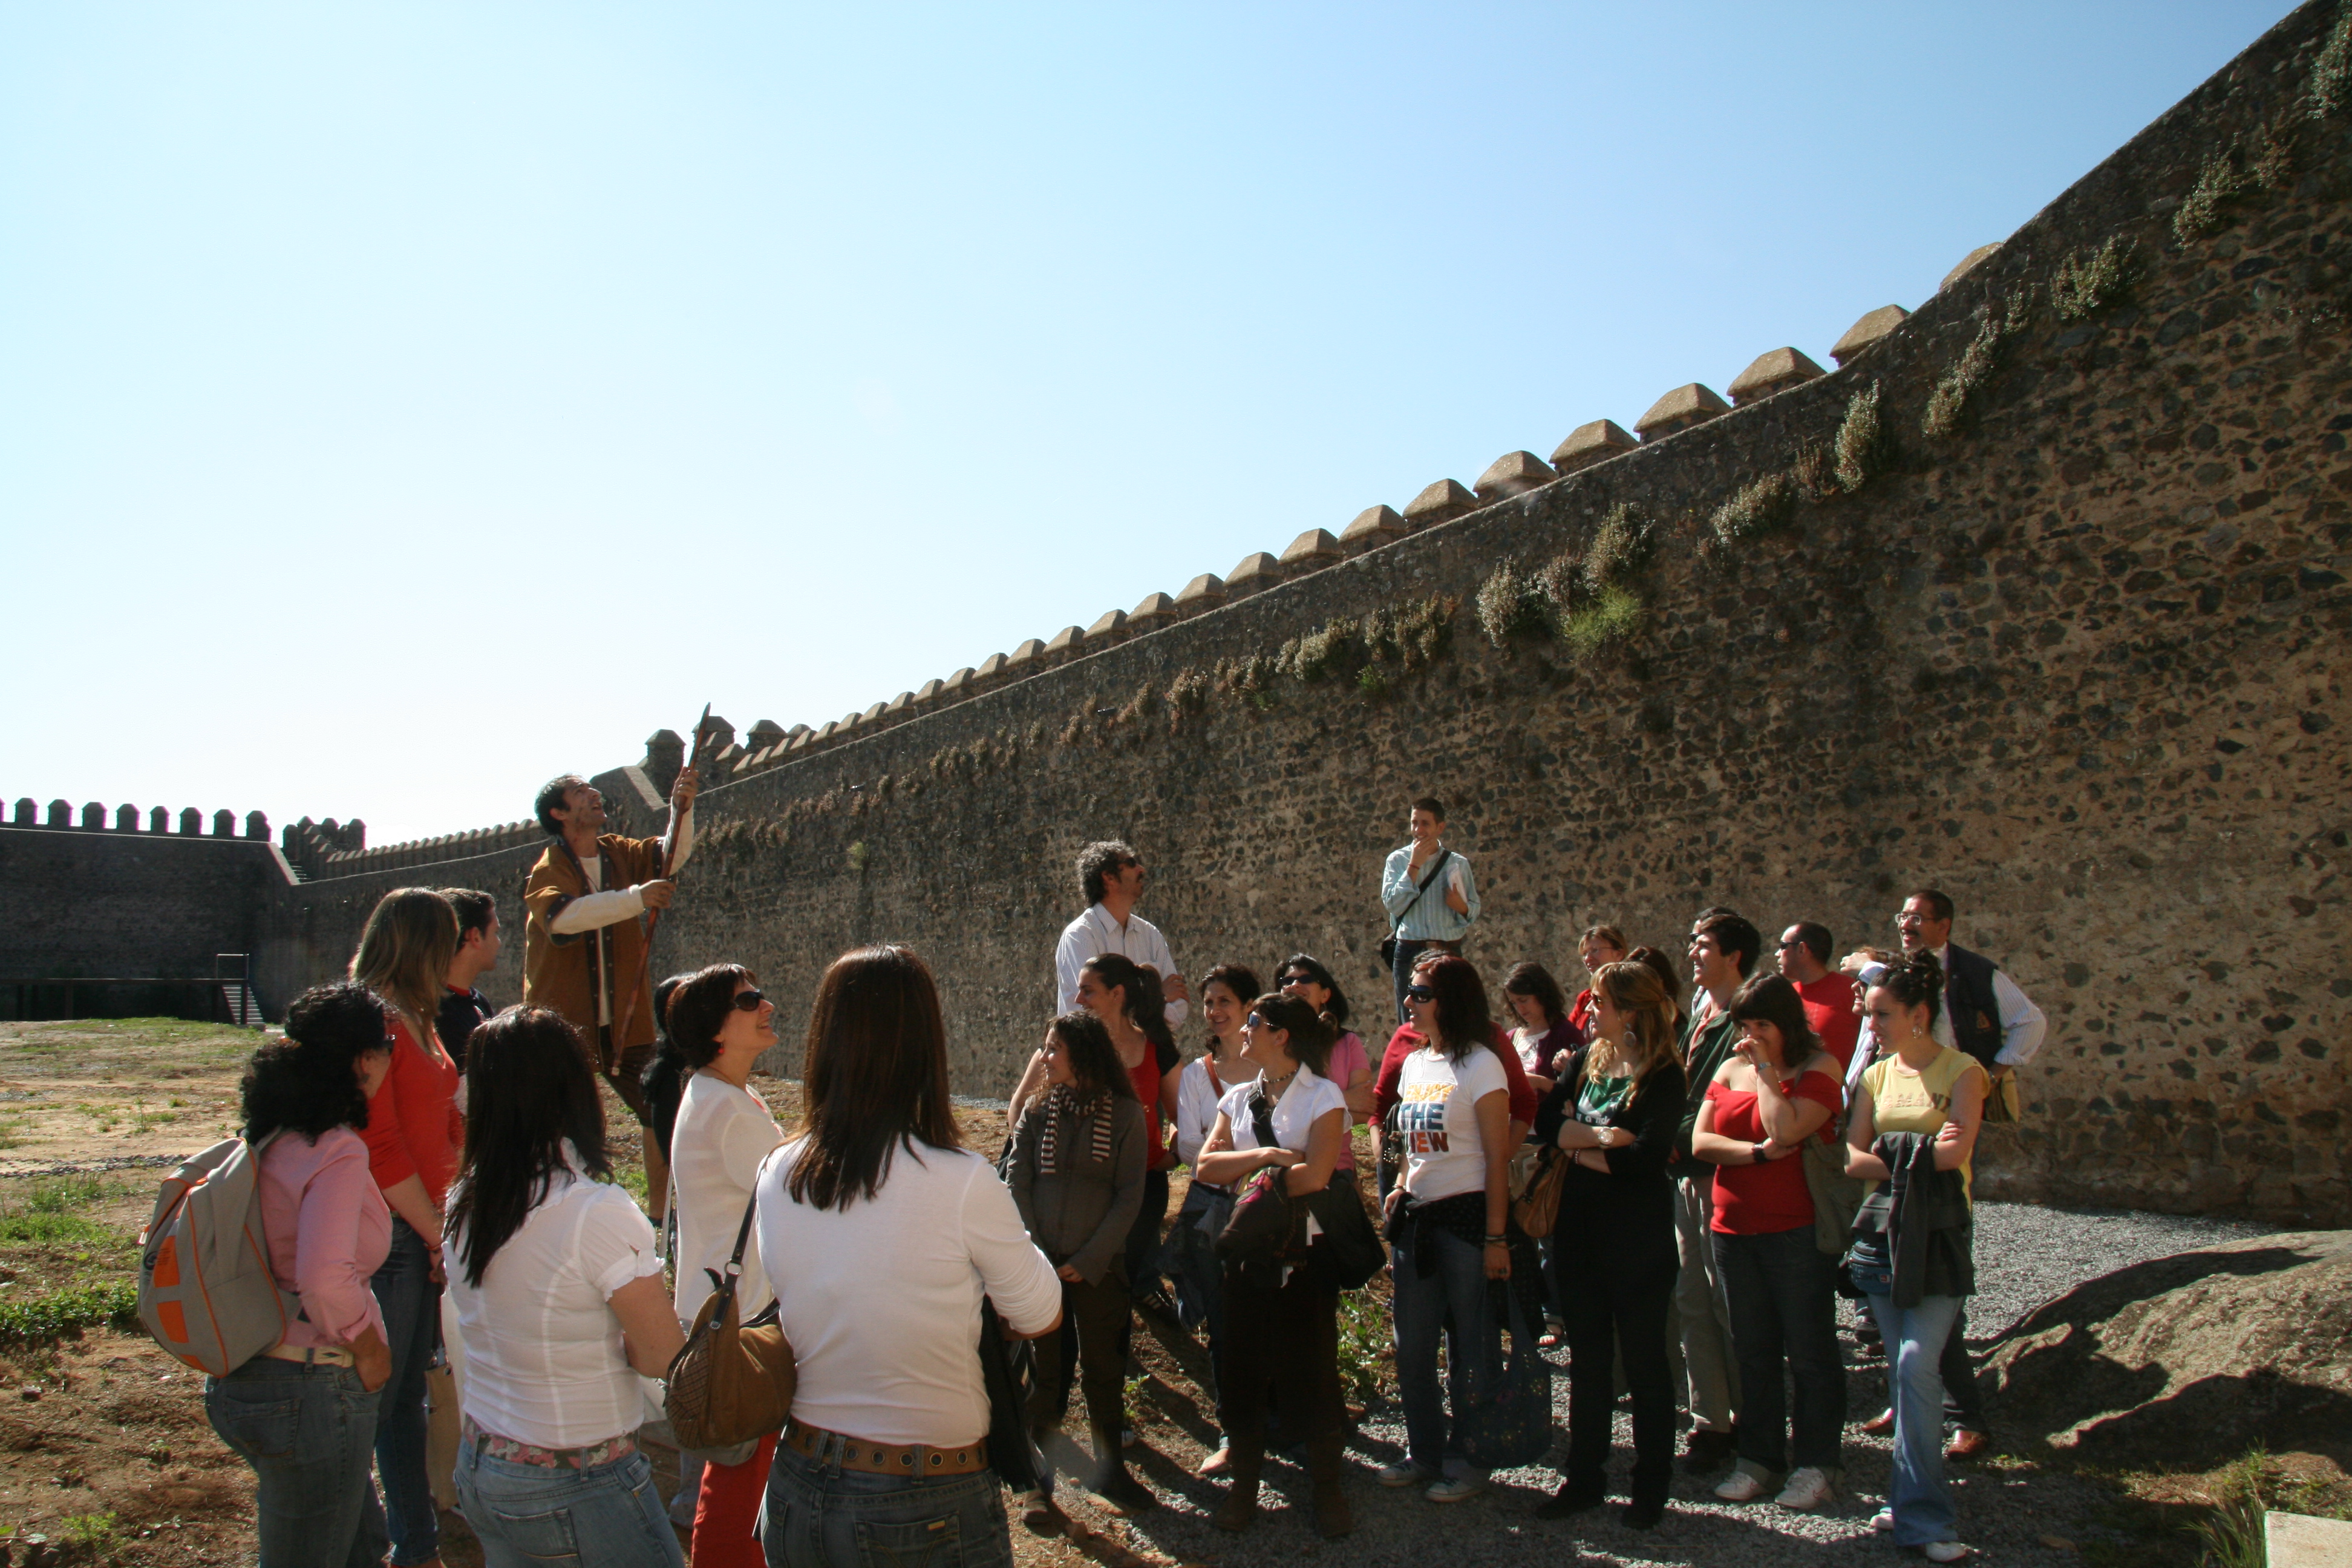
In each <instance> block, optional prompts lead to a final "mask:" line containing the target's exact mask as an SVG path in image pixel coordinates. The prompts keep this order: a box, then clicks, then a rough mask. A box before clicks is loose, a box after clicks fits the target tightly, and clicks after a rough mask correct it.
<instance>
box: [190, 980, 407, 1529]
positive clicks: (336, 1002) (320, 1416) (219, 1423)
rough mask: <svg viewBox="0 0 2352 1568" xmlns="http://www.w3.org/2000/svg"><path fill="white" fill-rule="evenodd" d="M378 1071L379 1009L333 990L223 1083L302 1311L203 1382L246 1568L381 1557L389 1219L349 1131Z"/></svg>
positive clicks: (273, 1265)
mask: <svg viewBox="0 0 2352 1568" xmlns="http://www.w3.org/2000/svg"><path fill="white" fill-rule="evenodd" d="M391 1067H392V1040H391V1037H390V1036H389V1034H388V1032H387V1031H386V1030H385V1028H384V1016H383V1003H382V1002H381V1001H379V1000H378V999H377V998H376V996H375V995H374V994H373V993H372V992H370V991H369V990H368V988H367V987H366V986H364V985H356V984H351V983H350V982H348V981H346V982H343V983H341V984H334V985H320V986H314V987H313V988H311V989H310V990H309V991H305V992H304V993H302V994H301V995H299V996H297V997H296V998H295V999H294V1002H293V1005H291V1006H289V1007H288V1008H287V1010H286V1038H285V1040H284V1041H283V1042H281V1043H278V1044H273V1045H267V1046H264V1047H261V1048H260V1049H259V1050H257V1051H256V1052H254V1053H253V1061H252V1064H251V1065H250V1066H248V1067H247V1068H246V1070H245V1079H244V1081H243V1082H242V1083H241V1084H240V1085H239V1086H238V1088H239V1090H240V1092H241V1093H242V1095H243V1097H244V1100H245V1128H244V1133H245V1137H246V1140H247V1142H250V1143H251V1144H253V1145H254V1147H256V1148H257V1149H258V1150H259V1151H260V1156H259V1166H260V1168H259V1171H258V1173H257V1180H256V1183H255V1188H256V1193H257V1197H258V1199H259V1202H260V1205H261V1221H262V1231H263V1236H264V1240H265V1243H266V1245H267V1247H268V1252H269V1272H270V1274H271V1275H272V1276H273V1277H274V1278H275V1279H276V1280H277V1282H278V1289H281V1290H291V1291H294V1292H295V1293H296V1294H298V1295H299V1297H300V1299H301V1302H302V1312H301V1315H300V1316H299V1318H297V1319H295V1320H294V1321H292V1322H291V1323H289V1324H288V1325H287V1328H286V1337H285V1338H284V1339H282V1340H280V1341H279V1342H278V1343H277V1344H275V1345H273V1346H271V1347H270V1348H269V1349H268V1350H266V1351H264V1352H261V1353H260V1354H259V1355H257V1356H255V1357H254V1358H253V1359H252V1360H251V1361H249V1362H247V1363H245V1364H244V1365H243V1366H241V1367H238V1368H237V1369H236V1371H234V1372H232V1373H229V1374H228V1375H227V1376H226V1377H215V1378H207V1379H205V1416H206V1417H207V1418H208V1419H209V1420H210V1421H211V1422H212V1425H213V1430H214V1431H215V1432H217V1433H219V1434H220V1437H221V1441H222V1442H224V1443H226V1444H227V1445H228V1446H229V1447H231V1448H233V1449H235V1450H236V1453H237V1455H238V1456H239V1457H240V1458H243V1459H244V1460H245V1462H246V1463H247V1464H249V1465H251V1466H252V1467H253V1472H254V1477H255V1479H256V1482H257V1489H256V1508H255V1515H256V1518H255V1527H256V1532H257V1535H258V1536H259V1546H260V1554H261V1568H308V1565H310V1564H314V1563H323V1564H328V1565H330V1568H334V1565H341V1564H358V1563H380V1562H382V1561H383V1551H384V1545H385V1540H384V1528H383V1505H382V1504H381V1503H379V1502H378V1501H377V1500H376V1493H375V1488H374V1486H373V1485H372V1484H371V1483H370V1480H369V1477H368V1468H369V1461H370V1460H371V1459H372V1458H373V1457H374V1451H375V1428H376V1404H377V1398H378V1395H379V1393H380V1391H381V1390H382V1389H383V1384H384V1380H385V1379H386V1378H388V1377H390V1376H391V1375H392V1352H391V1351H390V1349H389V1348H388V1347H387V1346H386V1345H385V1343H384V1336H383V1309H382V1308H381V1307H379V1306H378V1305H377V1304H376V1299H375V1294H374V1292H373V1291H372V1290H370V1289H368V1277H369V1276H370V1275H371V1274H373V1273H374V1272H375V1270H376V1268H377V1267H378V1266H379V1265H381V1264H382V1263H383V1258H384V1254H385V1253H386V1252H387V1251H388V1250H390V1248H391V1246H392V1211H391V1209H390V1208H388V1207H386V1206H385V1204H384V1201H383V1194H382V1193H381V1192H379V1191H377V1190H376V1184H375V1180H374V1178H373V1176H371V1175H370V1174H369V1173H368V1151H367V1144H366V1142H364V1141H362V1139H361V1137H360V1133H359V1130H360V1129H362V1128H364V1127H365V1126H366V1125H367V1120H368V1096H369V1095H370V1094H372V1093H373V1092H374V1090H375V1089H377V1088H378V1087H379V1086H380V1085H381V1084H382V1083H383V1078H384V1074H385V1073H387V1072H388V1071H390V1070H391Z"/></svg>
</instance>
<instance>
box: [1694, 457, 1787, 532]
mask: <svg viewBox="0 0 2352 1568" xmlns="http://www.w3.org/2000/svg"><path fill="white" fill-rule="evenodd" d="M1796 515H1797V483H1796V481H1795V480H1794V479H1790V477H1789V476H1788V475H1787V474H1767V475H1765V476H1764V477H1763V478H1762V479H1758V480H1756V481H1755V482H1754V483H1753V484H1746V485H1742V486H1740V487H1739V489H1738V490H1736V491H1734V492H1733V494H1732V497H1731V499H1730V500H1727V501H1725V502H1724V503H1723V504H1722V505H1721V506H1719V507H1717V508H1716V509H1715V515H1714V516H1713V517H1711V518H1709V519H1708V520H1707V526H1709V527H1710V528H1712V529H1714V530H1715V536H1716V538H1717V539H1718V540H1720V541H1722V542H1724V543H1726V544H1738V543H1739V542H1741V541H1742V540H1748V539H1760V538H1762V537H1763V536H1764V535H1765V534H1768V533H1773V532H1777V531H1779V530H1780V529H1783V528H1786V527H1788V526H1789V523H1790V520H1791V519H1793V518H1794V517H1795V516H1796Z"/></svg>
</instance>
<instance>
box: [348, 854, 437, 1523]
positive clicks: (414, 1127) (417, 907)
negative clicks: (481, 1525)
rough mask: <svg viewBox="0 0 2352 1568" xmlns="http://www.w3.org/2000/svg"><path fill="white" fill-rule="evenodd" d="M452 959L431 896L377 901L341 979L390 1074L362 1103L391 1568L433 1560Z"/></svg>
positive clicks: (410, 892) (401, 894)
mask: <svg viewBox="0 0 2352 1568" xmlns="http://www.w3.org/2000/svg"><path fill="white" fill-rule="evenodd" d="M456 956H457V909H456V907H455V906H453V905H452V904H451V903H450V902H449V900H446V899H445V898H443V897H442V896H441V895H440V894H439V893H437V892H436V891H434V890H433V889H430V888H395V889H393V890H392V891H391V892H389V893H386V894H385V895H384V896H383V900H382V901H381V902H379V903H378V904H377V905H376V907H375V910H374V911H373V913H371V914H370V915H369V916H368V921H367V928H366V929H365V930H364V931H362V932H361V933H360V948H359V952H356V953H354V954H352V971H351V977H352V979H353V980H356V981H358V982H359V983H360V984H362V985H364V986H366V987H367V988H368V989H369V990H371V991H373V992H374V993H375V994H377V995H378V996H381V997H383V1001H384V1025H385V1033H386V1034H387V1035H388V1036H389V1037H390V1039H391V1044H392V1070H391V1071H390V1072H388V1073H386V1074H385V1075H384V1077H383V1082H382V1083H381V1084H380V1085H378V1086H377V1088H376V1090H375V1092H374V1093H373V1094H372V1095H371V1096H369V1098H368V1116H367V1126H366V1128H365V1129H364V1131H362V1136H363V1137H364V1138H365V1139H366V1140H367V1147H368V1166H369V1170H370V1173H372V1174H373V1176H374V1177H375V1184H376V1185H377V1186H378V1187H379V1188H381V1189H382V1190H383V1201H384V1202H385V1203H386V1204H388V1205H391V1208H392V1250H391V1251H390V1252H389V1253H387V1254H386V1255H385V1258H384V1260H383V1268H379V1269H377V1270H376V1271H375V1277H374V1279H373V1280H371V1281H370V1283H371V1284H372V1285H373V1287H374V1289H375V1299H376V1304H377V1305H378V1306H379V1307H380V1308H382V1309H383V1328H384V1336H383V1337H384V1342H385V1343H387V1344H388V1345H390V1346H391V1349H392V1376H391V1378H390V1380H389V1381H387V1382H386V1383H385V1384H384V1385H383V1397H382V1399H381V1400H380V1401H379V1403H378V1404H377V1406H376V1428H375V1463H376V1469H377V1471H378V1473H379V1474H380V1475H381V1476H382V1477H383V1511H384V1524H385V1527H386V1529H387V1530H388V1531H389V1533H390V1534H391V1536H392V1561H393V1562H394V1564H396V1565H397V1568H423V1565H424V1564H427V1563H439V1561H440V1559H441V1524H440V1519H439V1516H438V1515H437V1514H436V1512H435V1510H434V1507H433V1486H432V1482H431V1480H430V1479H429V1478H428V1477H427V1476H426V1474H425V1368H426V1367H427V1366H429V1365H430V1364H431V1363H432V1361H433V1350H434V1346H435V1344H436V1342H437V1341H438V1339H439V1335H440V1327H441V1286H442V1283H443V1281H444V1280H445V1279H446V1273H445V1272H444V1270H443V1268H442V1266H441V1205H442V1203H443V1201H444V1200H445V1199H446V1197H447V1196H448V1194H449V1183H450V1179H451V1178H452V1177H454V1176H455V1175H456V1174H457V1152H458V1150H459V1149H460V1148H461V1147H462V1146H463V1144H464V1142H465V1126H464V1123H463V1122H462V1121H460V1120H459V1118H458V1114H457V1063H456V1062H454V1061H452V1060H450V1059H449V1053H448V1052H447V1051H446V1050H444V1049H442V1048H441V1039H440V1037H439V1035H438V1034H437V1033H436V1031H435V1028H434V1019H435V1017H436V1016H437V1015H438V1013H439V1012H440V1008H441V996H442V992H443V989H444V986H443V979H444V977H445V976H446V975H447V973H449V961H450V960H451V959H452V958H454V957H456Z"/></svg>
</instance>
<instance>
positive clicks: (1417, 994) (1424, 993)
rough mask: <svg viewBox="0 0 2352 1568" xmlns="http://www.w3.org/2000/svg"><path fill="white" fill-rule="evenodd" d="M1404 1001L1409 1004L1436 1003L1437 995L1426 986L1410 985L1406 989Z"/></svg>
mask: <svg viewBox="0 0 2352 1568" xmlns="http://www.w3.org/2000/svg"><path fill="white" fill-rule="evenodd" d="M1404 999H1405V1000H1406V1001H1408V1002H1434V1001H1436V1000H1437V993H1436V992H1434V991H1433V990H1431V989H1430V988H1429V987H1428V986H1426V985H1408V986H1406V987H1405V988H1404Z"/></svg>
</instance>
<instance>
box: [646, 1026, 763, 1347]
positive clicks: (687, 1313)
mask: <svg viewBox="0 0 2352 1568" xmlns="http://www.w3.org/2000/svg"><path fill="white" fill-rule="evenodd" d="M783 1141H784V1130H783V1129H782V1128H781V1127H779V1126H777V1125H776V1119H775V1118H774V1117H772V1116H771V1115H769V1114H768V1105H767V1102H766V1101H765V1100H761V1098H760V1097H759V1096H758V1095H756V1094H753V1093H752V1092H751V1090H750V1089H738V1088H736V1087H735V1086H734V1085H733V1084H731V1083H729V1082H728V1081H727V1080H726V1079H723V1078H720V1077H719V1075H718V1074H717V1073H713V1072H697V1073H695V1074H693V1075H692V1076H691V1077H689V1078H688V1079H687V1080H686V1093H685V1094H684V1095H683V1096H682V1097H681V1098H680V1099H679V1100H678V1102H677V1126H676V1127H675V1129H673V1130H672V1131H671V1132H670V1135H669V1159H670V1165H669V1177H670V1212H671V1213H673V1214H675V1215H677V1297H676V1304H677V1321H678V1324H679V1326H680V1327H691V1326H692V1325H693V1322H694V1315H695V1314H696V1313H697V1312H699V1311H700V1310H702V1304H703V1303H704V1302H705V1301H708V1300H710V1293H711V1284H710V1276H709V1275H708V1274H706V1273H704V1272H703V1270H704V1269H706V1268H716V1269H717V1270H719V1272H720V1273H721V1274H724V1273H725V1272H726V1271H727V1259H728V1258H729V1257H730V1256H731V1255H732V1254H733V1253H734V1251H735V1232H736V1230H737V1229H738V1228H739V1227H740V1226H741V1225H742V1223H743V1209H744V1205H747V1204H749V1203H750V1202H751V1186H752V1184H753V1183H755V1182H757V1181H758V1180H759V1179H760V1166H761V1164H762V1163H764V1162H765V1161H766V1160H767V1158H768V1155H769V1154H770V1153H771V1152H773V1151H774V1149H775V1147H776V1145H777V1144H779V1143H781V1142H783ZM775 1294H776V1293H775V1291H774V1290H772V1289H770V1288H769V1285H768V1276H767V1273H766V1271H765V1270H763V1269H762V1268H761V1267H760V1234H759V1229H758V1227H757V1226H754V1227H753V1228H752V1232H751V1236H750V1237H746V1238H745V1240H744V1243H743V1280H742V1283H741V1284H740V1285H739V1286H738V1287H737V1288H736V1291H735V1321H737V1322H739V1323H740V1322H746V1321H750V1320H751V1317H752V1316H753V1315H754V1314H756V1313H757V1312H758V1311H759V1310H761V1308H763V1307H765V1306H766V1305H767V1304H768V1303H769V1302H770V1301H771V1300H774V1299H775Z"/></svg>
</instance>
